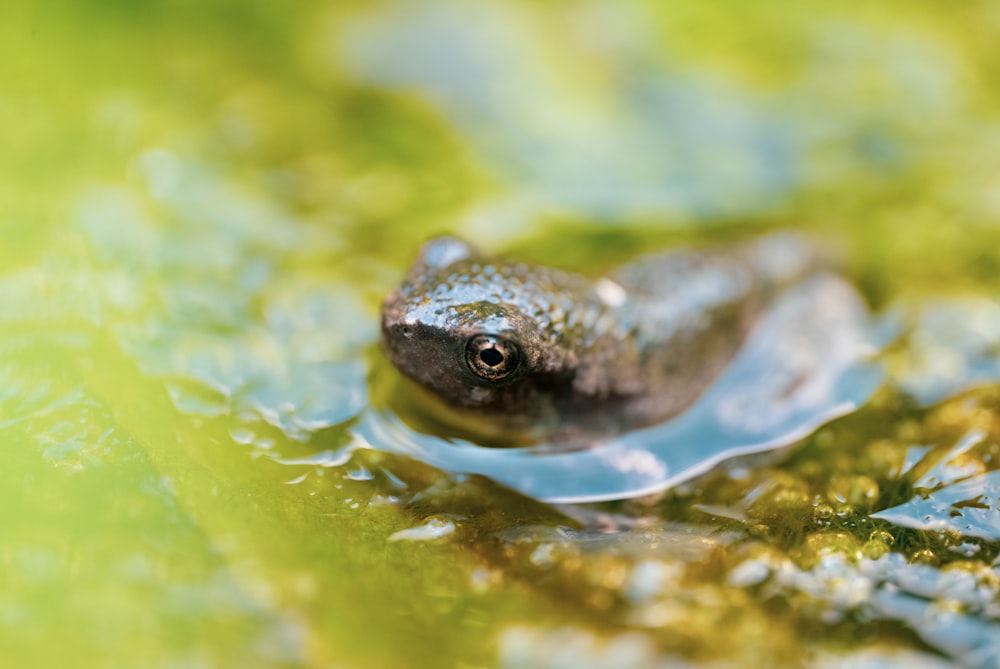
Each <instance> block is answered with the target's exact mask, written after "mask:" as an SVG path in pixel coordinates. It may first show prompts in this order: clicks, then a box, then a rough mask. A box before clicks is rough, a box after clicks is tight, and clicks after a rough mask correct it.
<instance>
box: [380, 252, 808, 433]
mask: <svg viewBox="0 0 1000 669" xmlns="http://www.w3.org/2000/svg"><path fill="white" fill-rule="evenodd" d="M816 266H817V254H816V253H815V251H814V247H813V246H812V245H811V244H810V243H809V242H808V241H807V240H805V239H804V238H802V237H800V236H798V235H795V234H791V233H779V234H773V235H769V236H766V237H762V238H759V239H757V240H755V241H752V242H749V243H744V244H737V245H729V246H724V247H718V248H713V249H707V250H692V249H675V250H672V251H669V252H667V253H662V254H657V255H648V256H643V257H641V258H639V259H637V260H635V261H634V262H632V263H629V264H627V265H625V266H623V267H621V268H620V269H619V270H618V271H616V272H614V273H612V274H611V275H609V276H605V277H596V278H594V277H587V276H583V275H580V274H574V273H570V272H564V271H561V270H558V269H552V268H547V267H535V266H529V265H526V264H524V263H518V262H509V261H504V260H499V259H492V258H487V257H482V256H480V255H479V254H477V253H476V252H475V251H474V250H473V249H472V247H470V246H469V245H468V244H466V243H465V242H463V241H461V240H458V239H455V238H451V237H444V238H439V239H436V240H433V241H430V242H428V243H427V244H425V245H424V247H423V249H422V250H421V253H420V255H419V257H418V259H417V261H416V262H415V263H414V265H413V267H412V268H411V269H410V271H409V272H408V274H407V276H406V278H405V280H404V282H403V284H402V285H401V286H400V287H399V288H398V289H397V290H395V291H393V292H392V293H391V294H390V295H389V296H388V297H387V298H386V300H385V302H384V304H383V310H382V335H383V342H384V345H385V348H386V350H387V352H388V355H389V358H390V360H391V361H392V363H393V364H394V365H395V366H396V367H397V368H398V369H399V370H400V371H401V372H402V373H403V374H404V375H406V376H407V377H409V378H410V379H412V380H414V381H415V382H416V383H417V384H419V385H420V386H422V387H424V388H425V389H426V390H428V391H430V392H431V393H432V394H433V395H436V396H437V397H438V398H440V399H441V400H443V402H444V404H445V405H446V406H447V407H450V408H451V409H453V410H456V409H457V410H458V411H460V412H462V413H465V414H468V415H470V416H473V417H474V418H475V419H476V420H483V421H487V422H489V423H491V424H493V425H495V426H499V427H500V429H501V430H509V431H511V432H514V431H523V430H532V431H534V432H535V433H541V434H546V435H549V436H550V437H551V436H558V435H566V434H571V433H574V432H577V433H578V432H579V431H581V430H594V429H597V430H600V431H601V432H619V431H623V430H627V429H631V428H634V427H640V426H644V425H649V424H653V423H657V422H661V421H664V420H666V419H669V418H671V417H673V416H676V415H677V414H679V413H680V412H682V411H683V410H684V409H686V408H687V407H688V406H690V405H691V404H692V403H693V402H694V401H695V400H696V399H697V398H698V397H699V396H700V395H701V394H702V392H704V390H705V389H706V388H707V387H708V386H709V385H711V383H712V382H713V381H714V380H715V379H716V378H717V377H718V376H719V374H720V373H721V372H722V371H723V370H724V369H725V368H726V366H727V364H728V363H729V362H730V361H731V360H732V358H733V356H734V355H735V354H736V353H737V351H738V350H739V349H740V346H741V345H742V343H743V341H744V339H745V338H746V336H747V333H748V332H749V330H750V329H751V328H752V326H753V324H754V322H755V321H756V320H757V318H758V316H759V315H760V314H761V312H762V311H763V310H764V309H765V308H766V307H767V305H768V304H769V303H770V302H771V301H772V299H773V298H774V296H775V295H776V293H778V292H779V291H781V290H782V289H783V288H784V287H786V286H788V285H790V284H792V283H794V282H796V281H798V280H800V279H802V278H803V277H804V276H805V275H807V274H809V273H811V272H812V271H814V270H815V269H816Z"/></svg>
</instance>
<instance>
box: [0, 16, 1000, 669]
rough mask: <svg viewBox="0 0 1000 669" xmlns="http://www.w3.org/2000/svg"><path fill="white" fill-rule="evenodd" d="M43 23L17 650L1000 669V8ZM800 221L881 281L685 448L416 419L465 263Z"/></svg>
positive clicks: (674, 426)
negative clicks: (448, 267) (408, 281)
mask: <svg viewBox="0 0 1000 669" xmlns="http://www.w3.org/2000/svg"><path fill="white" fill-rule="evenodd" d="M8 4H10V3H8ZM737 9H738V10H739V15H740V17H741V19H740V20H739V21H733V20H732V17H733V16H734V12H735V11H736V10H737ZM0 14H2V15H3V16H2V17H0V63H6V64H7V67H6V68H5V67H4V66H3V65H0V73H2V76H0V79H2V81H3V82H4V83H3V95H0V120H3V124H0V128H2V130H0V154H2V155H3V156H4V160H2V161H0V176H2V177H3V178H0V379H2V383H0V463H2V466H0V530H2V532H3V537H4V540H3V542H2V546H0V564H2V565H3V570H2V571H0V649H2V651H3V655H4V657H5V658H8V662H11V663H14V664H18V665H21V666H86V667H91V666H93V667H104V666H119V665H128V666H149V667H157V666H179V665H183V666H273V667H313V666H358V667H383V666H400V665H401V664H406V665H417V666H442V667H444V666H456V665H459V664H461V665H468V666H540V667H555V666H595V667H614V666H635V665H637V664H645V665H648V666H678V665H681V666H682V665H683V664H690V665H692V666H713V665H718V664H730V665H733V664H735V665H747V666H751V665H752V666H760V665H767V666H803V665H814V666H821V667H822V666H845V665H850V664H852V663H854V664H858V663H862V664H863V663H866V662H867V663H869V664H872V665H873V666H874V665H875V664H878V663H882V662H885V663H887V664H888V665H889V666H902V665H904V664H905V665H906V666H914V665H918V666H941V665H942V663H943V662H944V663H947V664H959V665H964V666H975V667H979V666H992V665H991V663H995V659H994V658H995V657H996V655H997V653H996V647H995V642H994V639H995V638H996V636H997V635H996V625H997V621H998V619H1000V611H998V610H997V597H998V595H997V590H998V584H1000V572H998V563H997V560H998V555H1000V536H998V530H997V521H996V514H997V508H996V507H997V504H998V503H1000V502H998V494H1000V493H998V492H997V483H996V472H997V466H996V463H997V458H998V457H1000V450H998V449H1000V446H998V444H1000V429H998V427H997V424H996V415H997V412H998V411H1000V397H998V394H997V391H996V387H997V386H996V383H997V380H998V378H997V377H998V368H997V365H996V363H995V358H996V350H997V349H996V344H997V342H996V337H995V336H994V332H995V331H996V328H995V327H994V325H995V322H996V319H997V316H996V313H995V311H996V307H995V302H994V299H995V296H996V295H997V290H998V288H1000V285H998V281H997V278H996V277H997V272H996V268H997V266H998V259H997V251H996V249H1000V228H998V227H997V225H996V223H997V221H998V220H1000V199H998V197H997V192H998V184H997V181H996V170H995V156H996V155H997V149H998V147H1000V130H998V125H997V118H998V110H1000V100H998V99H997V97H996V96H997V93H996V90H995V87H992V86H989V85H987V83H986V82H990V81H992V80H993V78H992V74H993V73H994V72H995V70H996V67H997V65H998V63H997V55H996V53H997V52H996V50H995V48H993V45H994V44H995V43H996V41H997V32H998V31H1000V16H998V15H997V13H996V11H995V9H994V8H993V7H991V6H987V5H975V6H969V7H966V8H963V9H962V10H960V11H956V10H955V9H954V8H951V7H948V8H939V7H937V6H931V5H927V6H923V5H919V6H918V5H914V6H910V7H907V8H906V9H905V10H902V11H901V10H900V8H899V7H895V6H893V7H889V6H886V7H881V6H877V5H873V6H868V7H866V8H864V9H863V10H858V9H857V8H852V10H851V11H850V12H842V11H840V10H839V9H838V8H834V7H827V6H821V5H816V6H812V3H807V5H803V6H800V5H797V4H789V5H787V6H781V7H779V8H777V9H774V8H772V7H771V6H764V5H761V6H759V7H758V6H746V5H745V3H741V4H740V5H739V7H737V5H736V4H735V3H733V4H732V6H730V5H729V4H728V3H722V4H713V5H706V4H705V3H700V2H678V3H672V4H671V6H670V7H661V6H660V5H658V4H656V3H640V4H637V5H634V6H629V7H627V8H619V7H609V6H605V5H597V4H592V3H591V4H588V3H584V4H582V5H579V6H573V7H570V6H555V5H552V6H546V7H540V6H539V7H535V6H530V5H527V4H501V3H485V4H483V5H481V6H477V7H476V8H467V7H458V6H457V5H454V4H452V3H448V2H443V1H442V2H434V3H430V4H428V5H427V6H425V7H424V6H422V7H421V10H420V11H419V12H418V11H416V10H415V9H414V8H413V7H412V6H410V4H408V3H406V2H387V3H383V4H380V5H379V6H377V7H372V8H366V9H363V10H361V9H356V8H346V7H345V8H335V7H330V6H328V4H327V3H311V2H306V3H302V4H298V5H296V7H294V8H291V9H290V8H288V7H284V6H277V5H272V4H267V3H260V4H257V3H246V2H242V3H237V4H231V3H228V2H224V1H219V2H213V3H208V4H205V3H201V4H197V5H191V6H189V7H188V6H181V5H177V4H176V3H158V2H152V3H145V4H144V5H143V6H142V7H138V6H137V7H125V6H124V5H122V4H121V3H77V4H75V5H73V6H67V7H60V8H59V11H52V10H51V8H48V7H47V6H46V3H30V4H24V3H22V4H20V5H18V4H16V3H15V4H11V6H5V7H4V9H2V10H0ZM553 36H558V39H553ZM789 226H792V227H801V228H803V229H807V230H810V231H814V232H817V233H819V234H825V235H826V236H827V237H829V238H830V239H831V240H832V243H834V244H839V245H841V246H842V247H843V249H842V251H843V253H842V255H843V257H844V258H845V263H844V277H845V278H844V281H845V282H846V283H841V282H834V283H828V284H823V285H824V286H827V287H822V286H817V285H812V286H803V287H800V288H797V289H796V290H797V291H799V292H796V293H792V294H790V295H787V296H786V297H784V298H783V302H781V303H780V304H779V305H776V306H775V308H774V310H773V311H772V312H771V313H770V315H769V317H768V318H769V320H768V321H767V322H766V323H765V325H763V326H762V328H763V329H762V330H760V331H758V333H757V334H756V335H755V338H754V339H753V341H752V342H751V344H750V345H749V348H748V349H747V351H746V352H744V354H743V356H742V357H741V358H740V361H739V362H738V363H737V364H736V365H735V366H734V367H733V369H732V370H730V372H729V375H728V376H727V377H725V378H724V379H721V380H720V383H719V385H717V386H716V387H715V388H714V389H713V390H712V391H711V394H710V395H708V396H706V398H704V399H703V401H702V402H700V403H699V404H698V405H697V406H696V408H694V409H692V410H691V411H690V412H689V413H688V414H686V415H685V416H684V417H682V418H681V419H679V420H678V421H674V422H671V423H668V424H666V425H663V426H658V427H654V428H650V429H649V430H644V431H640V432H637V433H634V434H632V435H624V436H621V437H619V438H618V439H616V440H615V441H612V442H609V443H606V444H602V445H600V446H599V447H597V448H595V449H593V450H589V451H578V452H574V453H569V454H565V455H563V456H555V455H553V454H542V455H538V454H533V453H531V452H526V451H495V450H490V451H488V450H485V449H482V448H479V447H476V446H472V445H468V444H455V443H446V442H444V441H443V440H441V439H439V438H437V437H435V436H434V435H433V434H431V435H422V434H421V433H419V432H417V431H415V430H414V429H413V428H411V427H408V426H407V425H406V424H405V423H404V422H400V421H399V420H398V418H399V417H398V416H395V415H394V414H392V413H391V412H389V411H388V410H387V407H389V406H392V402H391V401H390V399H391V397H390V395H391V394H392V393H394V392H397V390H396V389H397V388H398V386H397V385H396V384H395V383H393V382H392V378H393V376H392V375H393V373H394V372H393V370H391V369H390V368H389V366H388V364H387V363H386V361H385V359H384V356H383V355H382V354H381V352H380V350H379V347H378V343H377V339H378V329H377V318H378V310H379V301H380V300H381V298H382V296H383V295H385V294H386V293H387V292H388V291H389V290H391V288H392V287H393V286H394V285H395V284H396V283H397V282H398V280H399V277H400V275H401V274H402V272H403V271H404V268H405V267H407V266H408V265H409V263H410V262H411V260H412V257H413V255H414V253H415V251H416V249H417V247H418V246H419V244H420V243H421V242H422V241H423V240H424V239H425V238H427V237H430V236H433V235H435V234H439V233H442V232H451V233H456V234H461V235H463V236H466V237H468V238H470V239H472V240H473V241H474V242H476V243H477V244H479V245H481V246H484V247H485V248H486V249H487V250H490V251H503V250H507V251H509V252H510V253H511V254H512V255H517V256H518V257H522V258H524V259H525V260H527V261H532V262H551V263H556V264H560V265H562V266H565V267H568V268H571V269H577V270H582V271H592V272H595V273H599V272H602V271H605V270H607V269H608V268H609V267H613V266H614V265H616V264H618V263H619V262H622V261H625V260H627V259H628V258H629V257H631V256H633V255H636V254H638V253H641V252H644V251H650V250H655V249H657V248H665V247H667V246H670V245H672V244H674V243H677V242H681V241H691V240H694V241H699V242H708V241H715V240H724V239H728V238H730V237H733V236H737V235H741V234H748V233H751V232H753V231H756V230H759V229H770V228H775V227H789ZM848 285H849V286H850V288H847V287H846V286H848ZM828 290H830V291H835V292H838V291H839V292H840V293H841V294H842V296H843V294H844V292H845V291H846V294H847V295H849V297H847V298H846V299H839V300H837V301H836V303H837V304H838V305H841V306H842V307H843V311H830V310H828V309H826V308H822V309H821V308H820V306H821V305H820V303H819V302H818V301H817V298H818V297H819V296H820V295H822V294H824V293H825V292H826V291H828ZM854 291H857V294H860V295H861V296H862V297H863V298H864V300H865V301H866V302H867V305H864V304H862V303H861V302H859V301H858V299H857V297H856V294H855V292H854ZM826 319H830V320H826ZM873 325H874V326H875V327H874V328H873V327H872V326H873ZM883 326H884V327H883ZM762 333H763V334H762ZM886 333H889V334H892V335H896V334H899V338H894V337H892V336H886ZM872 344H874V345H875V346H874V347H873V346H872ZM792 346H794V347H795V349H794V350H795V351H799V352H800V353H801V356H797V355H791V347H792ZM873 348H874V349H876V350H878V351H879V352H878V355H877V356H876V357H874V358H871V357H869V355H868V354H869V353H870V352H871V351H872V349H873ZM817 349H818V350H821V351H823V352H824V355H823V356H820V357H818V358H817V357H816V356H815V355H814V353H815V352H816V351H817ZM800 365H801V366H800ZM788 374H793V375H795V376H798V377H801V378H804V379H805V380H806V382H805V383H803V384H800V385H797V386H795V387H794V388H792V389H791V392H788V393H785V392H782V391H783V389H787V387H786V382H787V379H788V378H789V376H788ZM762 375H763V377H762ZM803 375H804V376H803ZM746 377H753V378H754V380H755V384H754V385H753V386H752V387H753V388H755V389H757V390H756V391H754V392H753V393H751V394H747V392H746V390H747V388H748V386H746V385H744V384H743V383H741V379H743V378H746ZM760 450H765V451H766V452H764V453H758V454H757V456H755V457H749V458H748V457H745V456H746V454H747V453H749V452H751V451H753V452H757V451H760ZM623 454H628V457H625V456H624V455H623ZM737 454H743V457H740V458H736V459H731V457H730V456H733V455H737ZM414 456H416V457H414ZM759 456H763V457H759ZM595 462H599V464H600V469H595V467H594V463H595ZM636 463H637V464H638V466H635V467H633V466H631V465H632V464H636ZM717 465H722V466H721V467H720V466H717ZM560 467H565V468H567V469H568V471H570V472H572V473H573V476H563V475H559V474H557V473H555V474H553V473H554V472H556V470H557V469H558V468H560ZM623 498H627V499H623ZM545 500H548V501H545ZM598 500H603V501H598ZM722 639H725V643H721V640H722ZM584 663H587V664H586V665H585V664H584Z"/></svg>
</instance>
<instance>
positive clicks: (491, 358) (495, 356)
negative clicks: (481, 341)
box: [479, 348, 503, 367]
mask: <svg viewBox="0 0 1000 669" xmlns="http://www.w3.org/2000/svg"><path fill="white" fill-rule="evenodd" d="M479 359H480V360H482V361H483V362H485V363H486V364H487V365H489V366H490V367H496V366H497V365H499V364H500V363H501V362H503V353H501V352H500V351H498V350H496V349H495V348H484V349H483V350H482V351H480V352H479Z"/></svg>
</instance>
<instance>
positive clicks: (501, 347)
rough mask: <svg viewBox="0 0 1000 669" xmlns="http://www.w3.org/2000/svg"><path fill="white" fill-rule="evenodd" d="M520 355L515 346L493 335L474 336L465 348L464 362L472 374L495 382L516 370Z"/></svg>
mask: <svg viewBox="0 0 1000 669" xmlns="http://www.w3.org/2000/svg"><path fill="white" fill-rule="evenodd" d="M520 357H521V354H520V352H519V351H518V350H517V345H516V344H514V342H512V341H508V340H506V339H503V338H501V337H497V336H494V335H476V336H475V337H473V338H472V339H470V340H469V343H468V344H466V346H465V362H466V363H467V364H468V365H469V369H470V370H472V373H473V374H475V375H476V376H478V377H479V378H482V379H486V380H488V381H496V380H499V379H502V378H504V377H505V376H507V375H509V374H510V373H511V372H513V371H514V370H515V369H517V363H518V360H519V359H520Z"/></svg>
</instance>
